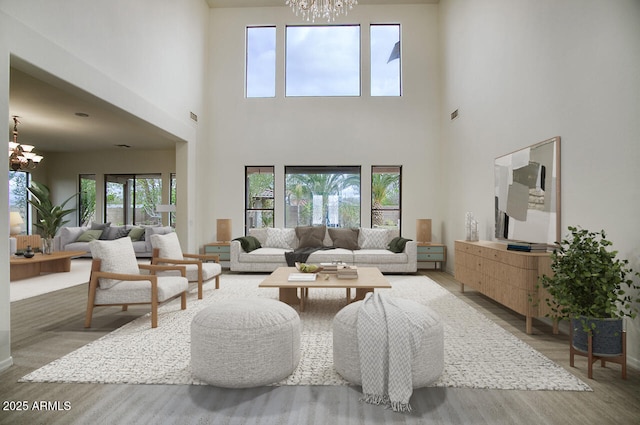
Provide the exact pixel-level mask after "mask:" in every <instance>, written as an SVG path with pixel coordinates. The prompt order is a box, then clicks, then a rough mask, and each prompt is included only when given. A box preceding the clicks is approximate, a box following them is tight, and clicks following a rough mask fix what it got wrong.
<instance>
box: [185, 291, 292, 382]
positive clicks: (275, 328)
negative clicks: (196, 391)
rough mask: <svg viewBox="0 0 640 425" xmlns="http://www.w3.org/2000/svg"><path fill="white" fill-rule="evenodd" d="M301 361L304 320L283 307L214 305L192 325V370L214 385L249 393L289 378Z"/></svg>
mask: <svg viewBox="0 0 640 425" xmlns="http://www.w3.org/2000/svg"><path fill="white" fill-rule="evenodd" d="M299 361H300V316H298V313H297V312H296V311H295V310H294V309H293V308H291V307H290V306H288V305H287V304H285V303H282V302H280V301H277V300H273V299H266V298H243V299H237V300H226V301H222V302H219V303H216V304H214V305H212V306H210V307H207V308H205V309H203V310H202V311H200V312H198V314H196V316H195V317H194V318H193V320H192V322H191V370H192V373H193V376H194V377H195V378H197V379H199V380H201V381H204V382H206V383H208V384H210V385H214V386H217V387H225V388H248V387H258V386H262V385H268V384H272V383H275V382H278V381H281V380H283V379H284V378H286V377H287V376H289V375H291V373H293V371H294V370H295V368H296V367H297V366H298V362H299Z"/></svg>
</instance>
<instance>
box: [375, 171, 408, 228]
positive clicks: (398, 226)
mask: <svg viewBox="0 0 640 425" xmlns="http://www.w3.org/2000/svg"><path fill="white" fill-rule="evenodd" d="M376 169H379V170H380V171H376ZM391 169H397V170H398V172H397V174H398V183H397V185H398V206H397V208H377V207H376V202H375V201H374V196H375V194H374V187H373V186H374V183H375V178H374V175H375V174H383V171H385V170H391ZM386 174H390V173H386ZM387 187H388V186H387ZM385 211H386V212H391V211H397V217H398V218H397V229H398V234H401V233H400V232H401V231H402V165H372V166H371V227H389V226H384V223H383V224H382V225H380V224H378V223H374V218H375V217H376V216H377V215H378V213H379V212H380V214H382V215H384V212H385ZM390 228H392V229H395V228H396V227H393V226H391V227H390Z"/></svg>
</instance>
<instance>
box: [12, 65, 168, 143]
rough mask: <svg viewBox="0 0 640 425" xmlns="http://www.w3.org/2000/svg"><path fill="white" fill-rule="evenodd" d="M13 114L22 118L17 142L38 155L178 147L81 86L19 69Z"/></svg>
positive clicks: (16, 70) (14, 81) (15, 71)
mask: <svg viewBox="0 0 640 425" xmlns="http://www.w3.org/2000/svg"><path fill="white" fill-rule="evenodd" d="M18 66H19V65H18ZM76 113H79V114H86V115H88V116H87V117H81V116H78V115H76ZM9 114H10V115H11V116H14V115H17V116H18V117H19V121H20V124H19V125H18V133H19V135H18V141H19V142H21V143H24V144H30V145H34V146H35V147H36V150H37V151H38V153H41V152H68V151H87V150H98V149H99V150H102V149H122V148H119V147H117V146H116V145H128V146H131V148H133V149H172V148H174V146H175V142H176V139H175V138H173V137H171V136H170V135H168V134H167V133H165V132H163V131H162V130H160V129H158V128H157V127H155V126H153V125H151V124H149V123H147V122H145V121H143V120H140V119H139V118H136V117H134V116H132V115H130V114H128V113H126V112H124V111H122V110H120V109H118V108H117V107H115V106H113V105H111V104H109V103H107V102H105V101H103V100H101V99H98V98H96V97H95V96H92V95H90V94H88V93H86V92H84V91H82V90H80V89H79V88H77V87H74V86H72V85H70V84H67V83H65V82H63V81H61V80H59V79H57V78H55V77H53V76H51V75H48V74H45V73H43V72H41V71H35V70H31V69H27V70H26V71H25V70H22V69H19V68H17V67H15V66H13V67H12V68H11V80H10V89H9ZM10 130H13V120H11V128H10Z"/></svg>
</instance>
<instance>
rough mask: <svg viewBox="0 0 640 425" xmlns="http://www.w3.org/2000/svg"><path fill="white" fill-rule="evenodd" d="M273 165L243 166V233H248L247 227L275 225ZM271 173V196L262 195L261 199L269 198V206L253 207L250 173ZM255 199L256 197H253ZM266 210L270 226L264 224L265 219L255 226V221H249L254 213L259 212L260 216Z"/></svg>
mask: <svg viewBox="0 0 640 425" xmlns="http://www.w3.org/2000/svg"><path fill="white" fill-rule="evenodd" d="M275 171H276V170H275V166H274V165H247V166H245V167H244V184H245V187H244V191H245V192H244V228H245V235H247V234H248V233H249V229H254V228H266V227H274V226H275V218H276V215H275V205H276V202H275V184H276V181H275V176H276V174H275ZM255 173H258V174H263V173H264V174H271V176H272V180H271V188H270V189H271V196H270V197H267V196H264V197H262V198H263V199H270V200H271V208H264V207H261V208H255V207H252V206H251V205H250V204H251V202H250V200H249V199H250V197H251V189H250V186H251V182H250V174H255ZM266 190H267V191H268V190H269V188H267V189H266ZM255 198H256V199H257V197H255ZM265 212H267V213H268V214H267V217H268V216H269V215H270V216H271V225H270V226H264V224H265V220H264V219H263V220H261V221H262V224H263V225H262V226H259V227H258V226H255V223H251V219H252V216H253V214H254V213H256V214H260V215H261V216H262V213H265ZM266 223H268V219H267V221H266Z"/></svg>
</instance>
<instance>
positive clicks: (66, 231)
mask: <svg viewBox="0 0 640 425" xmlns="http://www.w3.org/2000/svg"><path fill="white" fill-rule="evenodd" d="M88 229H89V228H88V227H63V228H61V229H60V245H61V246H62V248H63V249H64V247H65V246H66V245H68V244H70V243H73V242H75V241H77V240H78V238H79V237H80V236H82V234H83V233H84V232H85V231H86V230H88Z"/></svg>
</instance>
